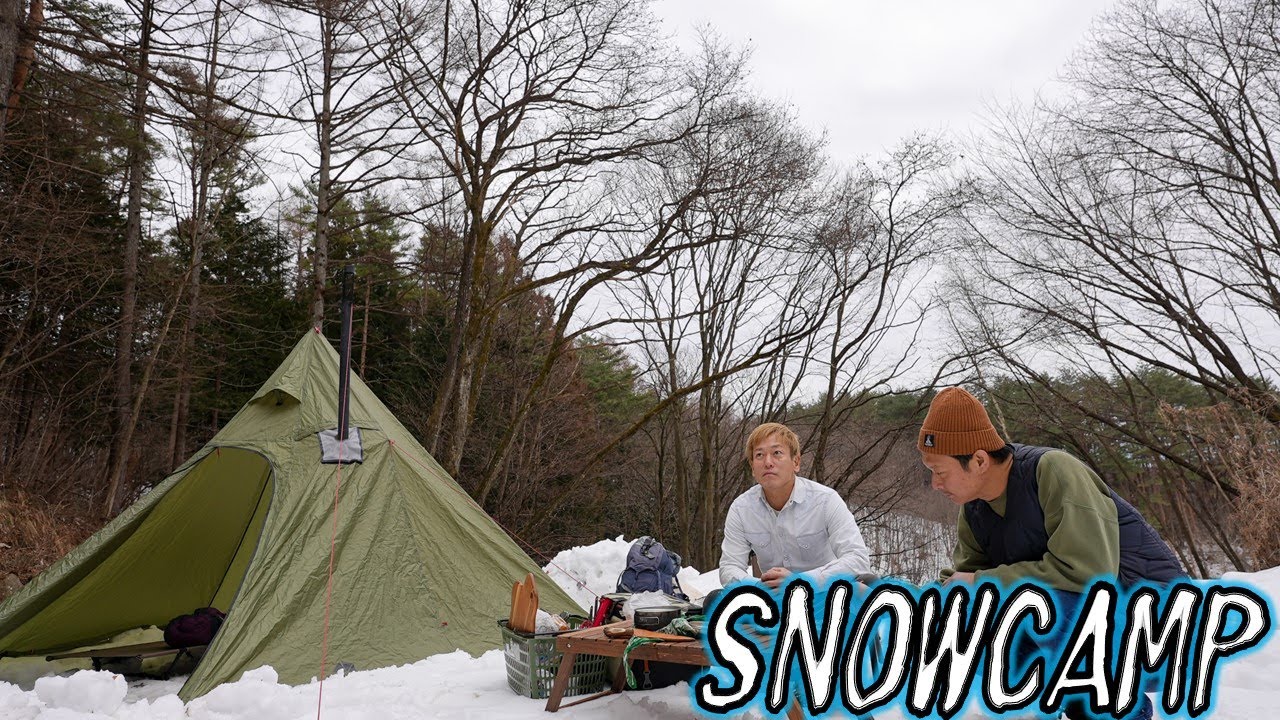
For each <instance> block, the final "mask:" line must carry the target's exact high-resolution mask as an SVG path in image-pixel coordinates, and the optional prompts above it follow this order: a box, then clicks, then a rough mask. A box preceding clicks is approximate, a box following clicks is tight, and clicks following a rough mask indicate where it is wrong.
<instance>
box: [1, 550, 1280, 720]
mask: <svg viewBox="0 0 1280 720" xmlns="http://www.w3.org/2000/svg"><path fill="white" fill-rule="evenodd" d="M627 547H628V543H627V541H625V540H623V539H622V538H618V539H616V540H604V541H601V542H598V543H596V544H594V545H590V546H587V547H578V548H574V549H572V550H566V551H564V552H562V553H560V554H559V555H557V556H556V557H555V558H553V559H552V561H551V563H550V564H549V565H548V566H547V571H548V573H549V574H550V575H551V577H552V578H554V579H555V580H556V582H558V583H560V584H561V585H562V586H564V587H565V589H566V590H568V591H569V592H570V593H571V594H573V595H574V596H575V597H576V598H578V599H579V601H580V602H582V603H583V604H584V605H586V606H590V604H591V600H592V599H593V597H594V596H593V593H605V592H610V591H612V589H613V584H614V582H615V581H616V579H617V575H618V572H619V571H620V569H621V567H622V565H623V563H625V557H626V550H627ZM1226 577H1227V578H1228V579H1231V580H1241V581H1246V582H1249V583H1252V584H1253V585H1254V586H1256V587H1257V588H1259V589H1260V590H1262V591H1263V592H1265V593H1266V594H1267V595H1268V596H1269V597H1271V598H1272V600H1273V604H1274V603H1275V602H1276V600H1277V599H1280V567H1277V568H1272V569H1270V570H1265V571H1262V572H1258V573H1249V574H1242V573H1231V574H1229V575H1227V576H1226ZM680 579H681V582H682V584H683V585H684V586H685V587H686V588H687V589H691V588H696V592H698V594H701V593H702V592H705V591H707V590H710V589H711V588H713V587H715V586H716V585H717V582H716V580H715V572H714V571H713V572H709V573H705V574H702V575H699V574H698V573H697V571H696V570H692V569H689V568H686V569H685V570H684V571H683V572H682V574H681V578H680ZM1222 668H1223V669H1222V677H1221V681H1220V685H1219V690H1218V694H1217V707H1216V709H1215V712H1214V713H1213V715H1212V716H1213V717H1214V718H1239V719H1241V720H1244V719H1245V718H1248V719H1249V720H1253V719H1254V718H1265V717H1274V716H1275V714H1276V712H1277V709H1276V708H1277V707H1280V682H1278V681H1277V678H1280V641H1275V640H1274V638H1273V640H1272V641H1271V642H1268V643H1267V644H1266V645H1265V646H1263V647H1262V648H1261V649H1259V650H1257V651H1255V652H1253V653H1252V654H1250V655H1248V656H1247V657H1245V658H1239V659H1232V660H1229V661H1227V662H1226V663H1224V664H1223V666H1222ZM181 684H182V679H181V678H178V679H174V680H171V681H164V682H158V681H148V682H139V683H135V684H133V685H132V686H130V685H128V684H126V683H125V681H124V679H123V678H121V677H120V676H118V675H114V674H111V673H105V672H104V673H95V672H91V671H81V672H77V673H74V674H72V675H70V676H68V677H47V678H41V679H39V680H36V681H35V685H34V689H29V690H24V689H22V688H21V687H19V686H18V685H13V684H9V683H5V682H0V718H3V719H4V720H105V718H117V719H118V720H178V719H180V718H192V719H194V720H302V719H304V718H315V717H317V696H318V692H319V686H318V684H317V683H311V684H309V685H303V686H298V687H290V686H286V685H281V684H279V683H277V682H276V677H275V673H274V672H273V671H272V670H271V669H270V668H260V669H258V670H254V671H251V672H248V673H245V675H244V677H243V678H242V679H241V680H240V681H238V682H236V683H232V684H228V685H223V686H222V687H219V688H217V689H215V690H214V691H213V692H211V693H209V694H208V695H206V696H205V697H202V698H199V699H197V700H194V701H192V702H191V703H190V704H189V705H187V706H184V705H183V703H182V702H181V701H180V700H178V698H177V696H176V695H175V694H174V693H176V692H177V690H178V688H179V687H180V686H181ZM323 692H324V700H323V705H322V706H321V707H320V708H319V711H320V712H319V714H318V716H319V717H320V718H329V719H331V720H420V719H422V718H450V719H453V718H476V719H479V718H502V719H503V720H508V719H509V720H520V719H521V718H527V719H528V720H534V719H542V720H545V719H546V718H547V717H550V716H548V715H547V714H546V713H545V712H544V711H543V709H542V708H543V705H544V701H542V700H531V699H529V698H524V697H520V696H518V695H516V694H514V693H512V692H511V690H510V689H509V688H508V687H507V681H506V671H505V668H504V665H503V657H502V651H501V650H494V651H491V652H488V653H486V654H484V655H482V656H481V657H479V658H473V657H471V656H469V655H467V654H465V653H461V652H457V653H451V654H448V655H437V656H435V657H430V658H427V659H425V660H422V661H419V662H416V663H413V664H411V665H404V666H401V667H396V668H386V669H382V670H370V671H365V672H356V673H352V674H350V675H348V676H345V677H332V678H329V679H327V680H326V681H325V683H324V689H323ZM558 716H560V717H564V718H567V719H568V720H604V719H605V718H610V719H615V720H633V719H634V720H641V719H644V720H677V719H679V720H685V719H688V718H695V717H698V715H697V714H696V713H695V712H694V710H692V709H691V707H690V704H689V696H688V688H687V686H685V685H678V686H676V687H672V688H665V689H662V690H651V691H647V692H627V693H623V694H621V695H614V696H611V697H607V698H603V699H600V700H594V701H592V702H589V703H587V704H584V705H580V706H577V707H572V708H567V709H565V710H562V711H561V712H560V713H559V715H558ZM903 717H904V716H903V715H901V714H900V713H898V712H892V711H887V712H877V713H876V718H877V720H900V719H901V718H903ZM964 717H971V718H978V717H982V716H981V715H980V714H978V713H976V712H970V713H968V714H966V715H964Z"/></svg>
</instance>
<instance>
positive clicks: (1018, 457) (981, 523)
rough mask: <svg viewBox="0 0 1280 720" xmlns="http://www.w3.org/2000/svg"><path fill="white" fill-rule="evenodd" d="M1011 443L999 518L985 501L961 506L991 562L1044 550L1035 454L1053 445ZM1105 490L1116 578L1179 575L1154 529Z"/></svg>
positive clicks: (1175, 561) (1029, 556) (1045, 541)
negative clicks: (1112, 515)
mask: <svg viewBox="0 0 1280 720" xmlns="http://www.w3.org/2000/svg"><path fill="white" fill-rule="evenodd" d="M1011 447H1013V459H1012V462H1013V466H1012V468H1010V470H1009V486H1008V489H1007V490H1006V492H1005V511H1004V517H1001V516H1000V515H998V514H997V513H996V511H995V510H992V509H991V506H990V505H988V504H987V503H986V501H985V500H973V501H971V502H967V503H965V505H964V518H965V520H966V521H967V522H968V523H969V529H970V530H972V531H973V536H974V538H976V539H977V541H978V546H979V547H981V548H982V550H983V552H984V553H985V554H986V556H987V559H988V560H990V561H991V564H992V565H1008V564H1011V563H1016V562H1023V561H1027V560H1039V559H1041V558H1042V557H1044V555H1045V553H1047V552H1048V551H1049V535H1048V533H1047V532H1045V529H1044V510H1043V509H1042V508H1041V507H1040V485H1039V483H1038V482H1037V481H1036V467H1037V466H1038V465H1039V464H1040V458H1041V457H1043V456H1044V454H1045V453H1046V452H1049V451H1050V450H1052V449H1053V448H1044V447H1033V446H1031V445H1012V446H1011ZM1107 491H1108V492H1109V493H1111V500H1112V502H1114V503H1115V504H1116V515H1117V516H1118V519H1119V521H1120V572H1119V578H1120V582H1121V583H1122V584H1124V585H1130V584H1132V583H1134V582H1137V581H1139V580H1150V581H1153V582H1160V583H1167V582H1170V581H1172V580H1175V579H1177V578H1180V577H1184V576H1185V573H1183V571H1182V563H1181V562H1179V561H1178V558H1177V556H1176V555H1174V554H1173V551H1172V550H1170V549H1169V546H1168V545H1166V544H1165V542H1164V540H1163V539H1161V537H1160V534H1159V533H1158V532H1156V529H1155V528H1153V527H1151V525H1150V524H1149V523H1148V522H1147V521H1146V520H1144V519H1143V517H1142V514H1141V513H1139V512H1138V511H1137V509H1136V508H1134V507H1133V506H1132V505H1130V504H1129V503H1128V502H1127V501H1126V500H1125V499H1124V498H1122V497H1120V496H1119V495H1117V494H1116V491H1115V490H1112V489H1111V488H1110V487H1108V488H1107Z"/></svg>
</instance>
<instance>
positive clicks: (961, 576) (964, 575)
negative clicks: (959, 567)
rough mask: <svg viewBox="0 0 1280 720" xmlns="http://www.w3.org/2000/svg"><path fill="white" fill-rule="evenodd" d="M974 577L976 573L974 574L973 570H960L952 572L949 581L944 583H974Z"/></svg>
mask: <svg viewBox="0 0 1280 720" xmlns="http://www.w3.org/2000/svg"><path fill="white" fill-rule="evenodd" d="M973 578H974V575H973V573H971V572H958V573H952V574H951V577H949V578H947V581H946V582H944V583H943V585H950V584H951V583H958V582H959V583H972V582H973Z"/></svg>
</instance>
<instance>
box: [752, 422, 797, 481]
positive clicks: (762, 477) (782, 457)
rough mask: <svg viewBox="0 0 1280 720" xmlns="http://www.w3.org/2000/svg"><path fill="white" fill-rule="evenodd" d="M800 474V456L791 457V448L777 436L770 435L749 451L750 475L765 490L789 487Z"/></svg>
mask: <svg viewBox="0 0 1280 720" xmlns="http://www.w3.org/2000/svg"><path fill="white" fill-rule="evenodd" d="M798 472H800V456H799V455H792V454H791V448H789V447H787V444H786V443H784V442H782V438H780V437H778V435H776V434H774V435H770V436H768V437H766V438H764V439H763V440H761V441H760V442H758V443H756V446H755V447H754V448H752V449H751V474H752V475H753V476H755V479H756V482H758V483H760V486H761V487H763V488H764V489H765V490H782V489H786V488H789V487H791V485H792V484H793V483H795V481H796V473H798Z"/></svg>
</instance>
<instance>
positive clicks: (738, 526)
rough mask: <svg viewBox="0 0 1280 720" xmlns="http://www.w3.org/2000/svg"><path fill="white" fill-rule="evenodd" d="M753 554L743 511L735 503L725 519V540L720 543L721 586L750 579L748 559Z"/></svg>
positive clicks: (730, 507)
mask: <svg viewBox="0 0 1280 720" xmlns="http://www.w3.org/2000/svg"><path fill="white" fill-rule="evenodd" d="M750 554H751V545H750V544H748V543H747V535H746V532H745V531H744V529H743V520H742V510H741V508H740V507H739V506H738V503H737V502H736V501H735V502H734V503H733V504H732V505H730V506H729V513H728V514H727V515H726V516H725V519H724V539H723V540H721V541H720V584H721V585H728V584H729V583H731V582H735V581H737V580H741V579H742V578H744V577H749V576H750V575H751V571H750V570H748V569H747V558H748V557H749V556H750Z"/></svg>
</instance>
